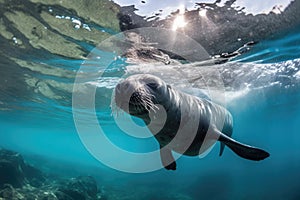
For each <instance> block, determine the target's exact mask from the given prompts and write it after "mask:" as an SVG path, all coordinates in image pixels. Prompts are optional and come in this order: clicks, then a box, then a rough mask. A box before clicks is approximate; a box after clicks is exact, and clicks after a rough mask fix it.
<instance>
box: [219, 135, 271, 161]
mask: <svg viewBox="0 0 300 200" xmlns="http://www.w3.org/2000/svg"><path fill="white" fill-rule="evenodd" d="M219 134H220V137H219V141H220V142H221V143H224V144H225V145H227V146H228V147H229V148H230V149H231V150H232V151H234V152H235V153H236V154H237V155H239V156H241V157H242V158H245V159H248V160H255V161H259V160H263V159H265V158H267V157H269V156H270V154H269V153H268V152H266V151H264V150H262V149H259V148H256V147H252V146H249V145H246V144H242V143H240V142H237V141H235V140H234V139H232V138H230V137H228V136H226V135H225V134H223V133H221V132H220V133H219ZM221 153H222V146H221V151H220V154H221Z"/></svg>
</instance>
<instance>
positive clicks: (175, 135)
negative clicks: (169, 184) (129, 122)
mask: <svg viewBox="0 0 300 200" xmlns="http://www.w3.org/2000/svg"><path fill="white" fill-rule="evenodd" d="M114 94H115V96H114V102H115V104H116V106H117V107H118V108H120V109H122V110H124V111H125V112H127V113H128V114H130V115H132V116H135V117H138V118H141V119H142V120H143V121H144V122H145V124H146V125H147V127H148V128H149V130H150V131H151V133H152V134H153V135H154V137H155V138H156V140H157V141H158V143H159V146H160V156H161V161H162V164H163V166H164V167H165V168H166V169H168V170H176V162H175V159H174V157H173V155H172V151H175V152H177V153H180V154H183V155H187V156H197V155H201V154H203V153H205V152H207V151H208V150H209V149H210V148H212V147H213V145H214V144H215V143H216V142H217V141H219V142H220V143H221V148H220V154H219V155H220V156H221V155H222V154H223V151H224V147H225V145H226V146H228V147H229V148H230V149H231V150H232V151H233V152H235V153H236V154H237V155H239V156H240V157H242V158H245V159H249V160H254V161H259V160H263V159H265V158H267V157H269V155H270V154H269V153H268V152H266V151H264V150H262V149H259V148H257V147H253V146H250V145H246V144H243V143H240V142H238V141H236V140H234V139H232V138H231V135H232V132H233V120H232V116H231V114H230V112H229V111H228V110H227V109H225V108H224V107H222V106H220V105H218V104H216V103H213V102H211V101H210V100H208V99H204V98H198V97H196V96H192V95H189V94H186V93H183V92H181V91H178V90H176V89H175V88H173V87H172V86H170V85H167V84H166V83H165V82H164V81H163V80H162V79H160V78H158V77H156V76H153V75H149V74H136V75H132V76H129V77H128V78H126V79H125V80H123V81H121V82H120V83H118V85H117V86H116V88H115V91H114Z"/></svg>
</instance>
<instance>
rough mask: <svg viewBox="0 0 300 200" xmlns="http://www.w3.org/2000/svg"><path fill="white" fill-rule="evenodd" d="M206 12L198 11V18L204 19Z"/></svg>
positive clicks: (203, 10)
mask: <svg viewBox="0 0 300 200" xmlns="http://www.w3.org/2000/svg"><path fill="white" fill-rule="evenodd" d="M206 11H207V10H206V9H202V10H200V11H199V16H200V17H206Z"/></svg>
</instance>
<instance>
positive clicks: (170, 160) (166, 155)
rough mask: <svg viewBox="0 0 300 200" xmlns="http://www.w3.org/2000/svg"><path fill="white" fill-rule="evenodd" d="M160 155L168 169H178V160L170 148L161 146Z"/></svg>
mask: <svg viewBox="0 0 300 200" xmlns="http://www.w3.org/2000/svg"><path fill="white" fill-rule="evenodd" d="M160 157H161V162H162V164H163V166H164V167H165V168H166V169H167V170H176V162H175V159H174V157H173V155H172V152H171V150H170V149H168V148H165V147H161V149H160Z"/></svg>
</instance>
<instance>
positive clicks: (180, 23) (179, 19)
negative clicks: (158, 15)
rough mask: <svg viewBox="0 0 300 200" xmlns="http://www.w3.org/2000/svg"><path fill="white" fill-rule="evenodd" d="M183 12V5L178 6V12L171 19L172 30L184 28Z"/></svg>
mask: <svg viewBox="0 0 300 200" xmlns="http://www.w3.org/2000/svg"><path fill="white" fill-rule="evenodd" d="M184 13H185V7H184V6H180V8H179V14H178V15H177V16H176V18H175V19H174V21H173V27H172V29H173V31H176V30H177V29H180V28H184V27H185V26H186V24H187V23H186V22H185V20H184Z"/></svg>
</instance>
